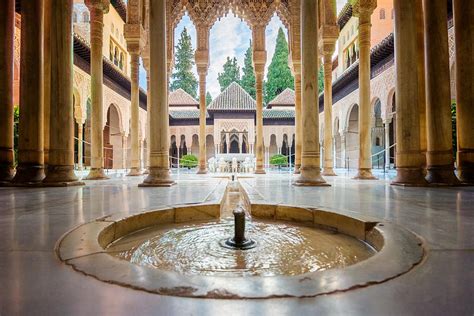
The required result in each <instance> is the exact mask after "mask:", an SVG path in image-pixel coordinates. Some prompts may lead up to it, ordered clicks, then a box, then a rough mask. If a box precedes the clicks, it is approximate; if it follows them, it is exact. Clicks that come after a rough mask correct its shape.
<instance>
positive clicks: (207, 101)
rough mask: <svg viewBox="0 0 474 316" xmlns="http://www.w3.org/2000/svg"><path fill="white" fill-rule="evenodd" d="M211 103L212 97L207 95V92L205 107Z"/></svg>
mask: <svg viewBox="0 0 474 316" xmlns="http://www.w3.org/2000/svg"><path fill="white" fill-rule="evenodd" d="M211 102H212V95H211V94H210V93H209V91H207V93H206V106H208V105H209V103H211Z"/></svg>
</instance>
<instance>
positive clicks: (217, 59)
mask: <svg viewBox="0 0 474 316" xmlns="http://www.w3.org/2000/svg"><path fill="white" fill-rule="evenodd" d="M251 36H252V35H251V31H250V28H249V27H248V26H247V24H246V23H245V22H243V21H242V20H241V19H240V18H238V17H236V16H234V15H233V14H232V13H229V14H228V15H227V16H225V17H223V18H222V19H220V20H219V21H217V22H216V23H215V24H214V26H213V27H212V29H211V32H210V36H209V51H210V67H209V73H208V76H207V90H208V91H209V92H210V93H211V95H212V97H213V98H215V97H216V96H217V95H218V94H219V93H220V86H219V82H218V80H217V75H218V73H219V72H222V66H223V65H224V63H225V62H226V60H227V57H231V58H233V57H236V58H237V62H238V64H239V66H240V67H241V69H242V67H243V64H244V57H245V52H246V51H247V48H248V46H249V41H250V39H251Z"/></svg>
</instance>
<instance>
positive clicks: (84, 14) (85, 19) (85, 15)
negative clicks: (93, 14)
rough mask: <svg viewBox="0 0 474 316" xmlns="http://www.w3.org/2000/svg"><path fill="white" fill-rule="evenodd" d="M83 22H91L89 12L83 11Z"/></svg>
mask: <svg viewBox="0 0 474 316" xmlns="http://www.w3.org/2000/svg"><path fill="white" fill-rule="evenodd" d="M82 22H84V23H89V12H84V13H82Z"/></svg>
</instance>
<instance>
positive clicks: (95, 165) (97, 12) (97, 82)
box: [85, 0, 110, 180]
mask: <svg viewBox="0 0 474 316" xmlns="http://www.w3.org/2000/svg"><path fill="white" fill-rule="evenodd" d="M85 3H86V5H87V7H88V8H89V11H90V14H91V15H90V29H91V30H90V42H91V61H90V64H91V101H92V115H91V170H90V172H89V174H88V175H87V178H86V179H88V180H103V179H108V177H107V176H106V175H105V173H104V134H103V124H104V113H103V102H104V101H103V97H104V95H103V84H104V73H103V64H102V45H103V41H104V37H103V32H104V13H107V12H108V11H109V5H110V1H109V0H86V1H85Z"/></svg>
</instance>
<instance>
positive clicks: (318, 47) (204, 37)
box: [0, 0, 474, 186]
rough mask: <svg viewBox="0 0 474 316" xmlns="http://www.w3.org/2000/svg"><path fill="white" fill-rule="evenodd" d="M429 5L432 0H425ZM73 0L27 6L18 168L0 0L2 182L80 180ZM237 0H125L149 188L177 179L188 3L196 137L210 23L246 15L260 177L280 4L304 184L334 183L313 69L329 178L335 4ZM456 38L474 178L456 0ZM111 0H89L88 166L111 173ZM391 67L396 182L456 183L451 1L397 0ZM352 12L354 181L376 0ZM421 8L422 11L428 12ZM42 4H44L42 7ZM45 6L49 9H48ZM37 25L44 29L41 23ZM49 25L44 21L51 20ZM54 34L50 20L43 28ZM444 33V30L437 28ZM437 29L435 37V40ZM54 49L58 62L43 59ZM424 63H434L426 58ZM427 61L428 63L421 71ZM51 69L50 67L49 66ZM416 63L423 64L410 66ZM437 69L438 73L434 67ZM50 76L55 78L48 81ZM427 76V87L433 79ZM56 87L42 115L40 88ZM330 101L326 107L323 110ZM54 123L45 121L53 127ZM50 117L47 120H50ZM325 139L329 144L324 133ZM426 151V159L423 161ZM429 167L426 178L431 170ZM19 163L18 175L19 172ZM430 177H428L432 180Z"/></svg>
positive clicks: (463, 166)
mask: <svg viewBox="0 0 474 316" xmlns="http://www.w3.org/2000/svg"><path fill="white" fill-rule="evenodd" d="M422 1H423V2H424V3H422ZM72 2H73V1H72V0H57V1H50V0H31V1H23V2H22V12H21V13H22V17H23V18H22V30H23V32H24V36H22V38H21V66H20V68H21V69H20V73H21V78H20V101H21V106H22V111H21V114H20V124H19V134H20V135H19V150H18V166H16V170H15V168H14V159H13V104H12V103H13V102H12V95H13V33H14V32H13V28H14V5H15V3H14V0H5V1H2V2H1V3H0V23H1V25H0V56H1V59H0V72H1V73H2V76H0V114H1V115H0V181H3V182H8V183H9V185H29V184H37V183H41V184H42V185H70V184H81V183H80V182H78V181H77V179H76V177H75V175H74V172H73V163H74V160H73V157H74V148H73V147H74V142H73V137H74V125H73V124H74V120H73V101H72V95H73V93H72V67H73V64H72V54H71V51H72V40H71V38H72V37H71V30H72ZM249 2H250V0H229V1H222V2H219V3H215V2H214V1H206V0H186V1H185V0H169V1H163V0H162V1H150V2H149V3H148V2H146V1H140V0H129V1H128V12H127V24H126V26H125V37H126V39H127V48H128V50H129V51H130V53H131V56H132V58H131V65H130V66H131V73H132V100H131V103H132V109H131V113H132V115H131V117H132V122H131V142H132V150H131V155H132V160H131V161H132V162H131V163H132V171H131V174H132V175H135V174H139V173H140V169H139V158H137V157H139V140H138V134H139V133H138V125H139V124H138V70H137V68H138V56H140V55H141V56H142V58H143V59H144V64H145V66H146V68H147V71H148V75H149V95H148V124H147V130H148V132H147V134H148V136H147V147H148V166H149V174H148V176H147V178H146V179H145V180H144V182H143V184H142V185H143V186H169V185H172V184H174V182H173V180H171V178H170V174H169V141H170V138H169V120H168V102H167V96H168V81H169V73H170V71H171V68H172V59H173V40H172V38H173V36H172V32H171V30H173V29H174V27H175V26H176V23H177V21H178V19H179V17H180V16H182V14H184V12H185V11H187V12H188V13H189V15H190V17H191V19H192V20H193V21H194V22H195V24H196V26H197V27H196V29H197V31H198V32H197V34H198V45H197V47H198V49H197V51H196V64H197V66H198V74H199V83H200V89H199V91H200V96H201V98H200V99H201V101H202V103H201V106H200V111H201V115H200V132H199V134H200V136H201V137H200V138H201V139H205V130H206V126H205V104H204V100H205V97H203V96H204V94H205V91H206V80H205V77H206V74H207V69H208V67H209V30H210V28H211V26H212V25H213V23H214V22H215V21H216V20H217V18H218V17H220V16H222V15H223V14H225V13H226V12H228V10H229V9H232V10H233V11H234V12H235V13H236V14H237V15H239V16H241V17H243V18H244V19H245V20H246V21H247V22H248V23H249V25H250V27H251V29H252V34H253V43H254V46H253V50H254V51H253V56H254V69H255V75H256V90H257V119H256V144H255V153H256V155H257V168H256V173H263V172H264V170H263V117H262V111H263V104H262V100H263V98H262V84H263V74H264V69H265V63H266V60H265V59H266V51H265V33H264V30H265V26H266V24H267V23H268V21H269V20H270V18H271V16H272V15H273V14H274V13H275V12H276V13H277V14H278V15H279V16H280V17H281V18H282V21H283V22H284V23H285V25H287V27H288V28H289V38H290V54H291V56H290V60H291V68H292V70H293V73H294V76H295V91H296V101H295V103H296V104H295V108H296V118H295V121H296V146H295V147H296V165H297V172H300V175H299V177H298V178H297V180H296V181H295V184H296V185H326V182H325V180H324V179H323V177H322V176H321V171H320V150H319V122H318V111H319V106H318V91H317V86H318V85H317V82H318V80H317V79H318V78H317V73H318V69H319V61H320V59H322V62H323V65H324V70H325V74H324V76H325V112H324V123H325V124H324V138H325V141H324V144H325V146H327V148H325V149H326V150H324V153H325V154H324V170H323V173H324V174H325V175H333V174H334V171H333V170H332V166H333V157H332V152H333V150H332V149H330V147H329V146H331V143H332V142H331V141H330V140H331V139H332V132H333V131H332V124H331V122H332V114H331V106H330V105H331V104H332V100H331V94H332V91H331V80H330V67H329V63H330V60H331V58H330V56H332V53H333V52H334V46H335V41H336V39H337V37H338V29H337V24H336V18H335V17H336V6H335V1H334V0H320V1H319V2H316V1H313V0H301V1H300V0H288V1H272V0H262V1H261V2H254V1H252V5H249ZM453 3H454V28H455V41H456V53H455V56H456V64H457V65H462V67H456V79H457V80H456V93H457V96H456V98H457V113H458V115H457V126H458V130H457V132H458V135H457V139H458V159H457V162H458V176H459V179H460V181H462V182H464V183H473V182H474V131H473V128H474V100H473V98H474V83H472V80H471V79H472V77H473V75H474V62H473V58H474V57H473V56H474V52H473V51H472V49H473V48H472V45H470V43H472V42H473V40H474V25H473V23H472V22H471V21H472V20H473V19H474V3H471V2H465V1H463V0H453ZM109 4H110V3H109V0H86V5H87V6H88V8H89V11H90V13H91V19H90V26H91V81H92V93H91V95H92V98H91V99H92V122H91V123H92V137H91V143H92V148H91V154H92V160H91V167H92V168H91V172H90V174H89V176H88V179H102V178H105V175H104V173H103V167H104V166H103V163H104V159H103V150H102V148H103V137H102V129H101V128H100V127H101V123H100V124H99V122H102V120H103V118H102V116H103V111H102V107H103V104H102V99H103V98H102V96H103V91H102V86H103V85H102V83H103V72H102V54H101V52H102V49H101V48H102V47H101V45H102V31H103V15H104V14H106V13H107V10H108V7H109ZM394 5H395V6H394V7H395V13H396V14H395V29H396V31H395V50H396V52H395V56H396V58H395V64H396V73H397V82H396V96H397V98H396V108H397V121H396V124H397V126H396V133H397V150H396V157H397V178H396V180H395V181H394V184H399V185H427V184H428V183H432V184H441V185H452V184H458V183H459V182H458V179H457V177H456V176H455V174H454V163H453V157H452V154H451V141H450V139H451V138H450V135H451V130H450V128H451V120H450V112H449V107H448V105H449V103H450V95H449V91H450V90H449V82H450V80H449V49H448V40H447V20H446V16H447V14H446V13H447V5H446V3H445V2H443V1H440V2H436V3H435V2H433V1H429V0H415V1H413V0H394ZM353 7H354V12H355V14H356V15H358V16H359V21H360V36H359V41H360V42H359V47H360V67H359V87H360V93H359V113H358V115H359V143H360V148H359V166H358V169H359V172H358V175H357V177H356V178H358V179H373V176H372V174H371V171H370V169H371V161H370V154H371V152H370V150H371V148H370V143H371V141H370V125H371V124H370V116H371V113H370V108H371V104H370V28H371V23H370V15H371V13H372V11H373V10H374V8H375V7H376V0H357V1H355V2H354V4H353ZM423 8H424V11H423ZM43 10H44V11H43ZM43 12H44V14H43ZM45 16H51V19H50V21H51V26H50V28H51V46H50V48H49V49H50V51H48V50H47V49H48V48H47V47H46V46H45V48H44V49H43V43H42V41H43V38H44V36H45V34H43V32H42V30H43V25H46V24H47V23H46V22H47V21H49V20H48V19H46V18H45ZM39 26H40V27H39ZM46 26H47V25H46ZM45 29H46V30H47V29H48V28H45ZM435 35H436V36H435ZM438 35H439V36H438ZM49 54H51V55H53V54H54V56H55V58H53V59H51V65H50V67H51V70H50V73H49V70H48V68H49V67H43V65H44V61H45V60H46V57H47V56H49ZM425 61H426V62H425ZM425 65H426V67H425ZM47 66H49V65H47ZM414 70H416V71H414ZM434 74H436V75H434ZM45 79H47V80H45ZM425 82H426V84H425ZM45 91H47V92H50V98H51V101H50V104H49V112H50V113H49V115H47V116H48V117H47V118H46V119H45V115H44V113H45V112H44V108H45V104H44V102H43V96H44V93H45ZM326 105H327V106H326ZM48 122H49V124H48ZM45 123H46V124H45ZM45 128H47V129H49V139H48V140H49V143H50V144H49V148H50V149H49V163H48V170H47V173H46V176H45V170H44V141H45V140H44V138H43V131H44V129H45ZM328 140H329V141H328ZM204 146H205V142H200V147H201V150H200V152H201V153H202V155H201V157H200V162H199V165H200V168H199V172H200V173H205V172H206V164H205V162H206V160H205V153H206V150H205V147H204ZM425 157H426V158H425ZM425 170H426V175H425ZM15 171H16V172H15ZM425 176H426V178H425Z"/></svg>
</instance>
